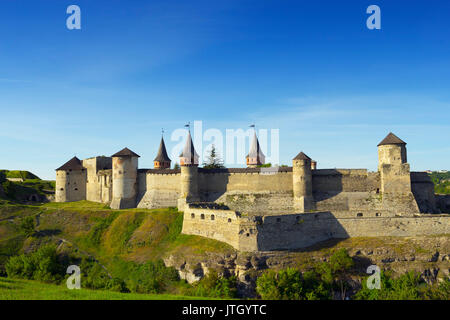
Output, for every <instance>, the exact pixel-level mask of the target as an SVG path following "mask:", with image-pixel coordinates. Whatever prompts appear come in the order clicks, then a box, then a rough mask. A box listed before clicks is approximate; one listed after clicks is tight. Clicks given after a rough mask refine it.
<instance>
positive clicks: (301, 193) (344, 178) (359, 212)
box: [56, 133, 450, 251]
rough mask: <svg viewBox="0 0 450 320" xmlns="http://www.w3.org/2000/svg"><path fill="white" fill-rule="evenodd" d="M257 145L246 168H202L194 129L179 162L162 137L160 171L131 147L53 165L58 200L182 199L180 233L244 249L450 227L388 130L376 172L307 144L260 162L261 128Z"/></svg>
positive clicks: (160, 203) (118, 204) (135, 202)
mask: <svg viewBox="0 0 450 320" xmlns="http://www.w3.org/2000/svg"><path fill="white" fill-rule="evenodd" d="M255 141H256V142H255ZM253 144H254V145H256V147H254V146H252V150H253V149H255V150H257V151H258V152H254V153H255V154H256V156H255V159H256V160H255V159H253V160H252V159H250V160H252V161H250V160H248V159H247V160H248V161H247V162H249V167H248V168H228V169H204V168H199V167H198V155H197V153H196V151H195V148H194V146H193V143H192V139H191V136H190V134H189V135H188V138H187V141H186V146H185V148H184V149H183V152H182V154H181V155H180V164H181V169H178V170H175V169H168V167H169V166H170V159H169V158H168V156H167V152H166V150H165V145H164V141H163V140H161V143H160V148H159V150H158V155H157V157H156V158H155V167H156V169H138V158H139V156H138V155H137V154H136V153H134V152H132V151H131V150H129V149H127V148H125V149H123V150H121V151H119V152H118V153H116V154H114V155H113V156H112V157H94V158H90V159H86V160H83V161H80V160H79V159H77V158H73V159H71V160H70V161H69V162H67V163H66V164H65V165H63V166H62V167H60V168H58V169H57V170H56V176H57V177H56V201H60V202H64V201H78V200H83V199H86V200H91V201H97V202H103V203H108V204H110V206H111V207H112V208H115V209H122V208H134V207H139V208H163V207H175V206H177V207H178V208H179V210H181V211H184V224H183V233H186V234H194V235H200V236H204V237H208V238H213V239H217V240H220V241H223V242H226V243H229V244H230V245H232V246H233V247H235V248H236V249H239V250H243V251H257V250H274V249H296V248H301V247H305V246H309V245H311V244H314V243H316V242H318V241H322V240H326V239H330V238H347V237H354V236H415V235H427V234H448V233H450V230H449V229H450V225H449V215H438V213H439V212H440V209H441V211H442V210H443V211H445V210H446V209H447V207H448V203H447V202H446V201H447V200H445V199H444V198H442V197H441V198H438V201H436V199H435V195H434V187H433V183H432V181H431V180H430V178H429V177H428V175H427V174H426V173H423V172H410V167H409V164H408V163H407V154H406V143H405V142H404V141H402V140H401V139H399V138H398V137H396V136H395V135H393V134H392V133H390V134H389V135H388V136H387V137H386V138H385V139H384V140H383V141H381V142H380V143H379V145H378V171H377V172H368V171H367V170H366V169H317V167H316V166H317V163H316V161H313V160H311V159H310V158H309V157H308V156H307V155H306V154H304V153H303V152H300V153H299V154H298V155H297V156H296V157H294V159H293V161H292V167H280V168H260V167H255V163H258V164H260V163H264V156H263V154H262V152H261V151H260V149H259V148H258V147H259V142H258V141H257V138H256V135H255V137H254V141H253ZM249 155H252V154H251V153H249ZM252 156H253V155H252ZM248 157H249V156H248ZM214 203H215V204H220V209H218V208H217V207H216V206H215V205H212V204H214ZM199 204H200V205H199ZM447 212H448V211H447Z"/></svg>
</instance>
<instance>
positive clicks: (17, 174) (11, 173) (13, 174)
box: [0, 170, 40, 180]
mask: <svg viewBox="0 0 450 320" xmlns="http://www.w3.org/2000/svg"><path fill="white" fill-rule="evenodd" d="M0 174H4V175H5V177H6V178H21V179H23V180H27V179H38V180H40V178H39V177H38V176H36V175H35V174H33V173H31V172H30V171H23V170H0Z"/></svg>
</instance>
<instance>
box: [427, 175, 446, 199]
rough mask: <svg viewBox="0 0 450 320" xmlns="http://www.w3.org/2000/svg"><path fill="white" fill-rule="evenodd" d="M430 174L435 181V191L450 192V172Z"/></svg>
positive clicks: (438, 192) (439, 192)
mask: <svg viewBox="0 0 450 320" xmlns="http://www.w3.org/2000/svg"><path fill="white" fill-rule="evenodd" d="M429 175H430V178H431V180H432V181H433V183H434V192H435V193H437V194H450V172H432V173H431V174H429Z"/></svg>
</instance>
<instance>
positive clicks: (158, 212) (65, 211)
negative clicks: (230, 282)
mask: <svg viewBox="0 0 450 320" xmlns="http://www.w3.org/2000/svg"><path fill="white" fill-rule="evenodd" d="M25 216H35V217H38V218H36V221H39V226H38V227H37V230H38V233H37V234H36V235H35V236H34V237H33V238H28V239H25V238H24V237H23V236H22V235H21V234H20V232H19V229H18V225H19V223H20V220H21V219H22V218H23V217H25ZM182 219H183V216H182V213H181V212H178V211H177V210H176V209H174V208H169V209H154V210H148V209H129V210H112V209H109V208H108V207H106V206H105V205H103V204H99V203H93V202H88V201H80V202H71V203H47V204H43V205H18V204H14V203H10V202H7V201H1V200H0V268H1V265H2V264H3V263H4V262H5V261H6V259H7V258H8V256H10V255H11V254H15V253H22V252H24V251H28V250H31V249H34V248H36V247H38V246H39V245H41V244H43V243H46V242H50V241H52V242H58V241H60V240H61V239H64V240H65V241H66V242H65V243H66V247H69V248H70V247H71V248H72V249H75V250H78V251H81V252H83V253H88V254H90V255H93V256H95V257H96V258H97V259H98V260H100V261H101V262H102V263H103V264H105V265H106V266H107V267H108V269H110V268H111V269H112V271H114V270H113V269H114V268H115V267H116V265H117V263H116V262H117V259H119V260H121V261H134V262H145V261H148V260H155V259H159V258H162V257H164V256H165V255H167V254H168V253H171V252H173V253H178V254H185V255H193V254H194V255H195V254H202V253H204V252H233V251H234V250H233V249H232V247H231V246H229V245H227V244H225V243H222V242H219V241H215V240H212V239H207V238H202V237H198V236H190V235H183V234H181V227H182ZM117 272H120V270H118V271H117Z"/></svg>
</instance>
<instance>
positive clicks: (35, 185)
mask: <svg viewBox="0 0 450 320" xmlns="http://www.w3.org/2000/svg"><path fill="white" fill-rule="evenodd" d="M8 178H11V179H22V180H18V181H10V180H8ZM54 192H55V181H48V180H41V179H40V178H39V177H37V176H36V175H34V174H33V173H31V172H29V171H19V170H13V171H8V170H0V199H1V198H4V199H9V200H14V201H22V202H24V201H30V199H33V201H39V202H43V201H46V200H47V197H48V196H49V195H50V196H51V195H52V194H53V193H54Z"/></svg>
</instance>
